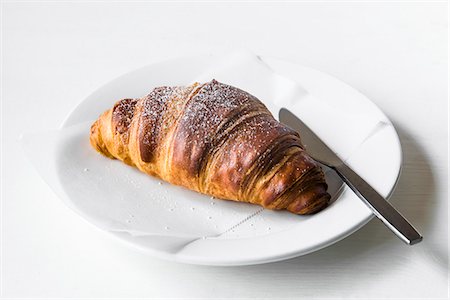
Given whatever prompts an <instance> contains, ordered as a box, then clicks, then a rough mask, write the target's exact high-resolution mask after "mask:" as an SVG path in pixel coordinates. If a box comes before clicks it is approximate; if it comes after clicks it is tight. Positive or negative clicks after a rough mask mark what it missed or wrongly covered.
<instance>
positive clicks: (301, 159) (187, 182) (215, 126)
mask: <svg viewBox="0 0 450 300" xmlns="http://www.w3.org/2000/svg"><path fill="white" fill-rule="evenodd" d="M90 142H91V145H92V146H93V147H94V148H95V149H96V150H97V151H98V152H100V153H101V154H103V155H105V156H107V157H110V158H115V159H120V160H121V161H123V162H124V163H126V164H128V165H130V166H135V167H137V168H138V169H139V170H141V171H142V172H144V173H146V174H149V175H152V176H155V177H159V178H161V179H163V180H165V181H167V182H170V183H172V184H175V185H180V186H184V187H186V188H188V189H191V190H194V191H197V192H200V193H204V194H208V195H211V196H214V197H217V198H221V199H227V200H234V201H240V202H250V203H254V204H259V205H261V206H263V207H265V208H268V209H273V210H283V209H286V210H288V211H290V212H293V213H295V214H311V213H315V212H317V211H319V210H321V209H323V208H324V207H326V206H327V204H328V202H329V200H330V195H329V194H328V193H327V192H326V190H327V184H326V182H325V178H324V174H323V172H322V170H321V168H320V166H318V164H317V163H316V162H315V161H314V160H313V159H312V158H311V157H309V156H308V154H307V153H306V152H305V150H304V147H303V145H302V143H301V140H300V136H299V134H298V133H297V132H295V131H294V130H292V129H290V128H289V127H287V126H285V125H283V124H281V123H279V122H278V121H277V120H275V119H274V118H273V116H272V115H271V113H270V112H269V110H268V109H267V108H266V107H265V106H264V104H263V103H262V102H261V101H259V100H258V99H257V98H256V97H254V96H252V95H250V94H249V93H247V92H245V91H242V90H240V89H238V88H236V87H233V86H230V85H226V84H223V83H220V82H218V81H216V80H213V81H211V82H208V83H204V84H199V83H195V84H193V85H190V86H186V87H166V86H165V87H157V88H155V89H154V90H153V91H152V92H151V93H150V94H148V95H147V96H145V97H143V98H140V99H123V100H120V101H118V102H117V103H116V104H115V105H114V106H113V107H112V108H111V109H109V110H107V111H105V112H104V113H103V114H102V115H101V116H100V117H99V118H98V120H97V121H95V122H94V124H92V126H91V134H90Z"/></svg>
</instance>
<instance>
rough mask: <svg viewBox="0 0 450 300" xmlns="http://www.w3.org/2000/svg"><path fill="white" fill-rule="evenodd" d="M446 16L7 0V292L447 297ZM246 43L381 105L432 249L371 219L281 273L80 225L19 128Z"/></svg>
mask: <svg viewBox="0 0 450 300" xmlns="http://www.w3.org/2000/svg"><path fill="white" fill-rule="evenodd" d="M447 13H448V6H447V3H445V2H440V3H430V2H427V3H412V2H410V3H408V2H403V3H387V2H382V3H281V4H276V3H259V4H258V3H245V4H239V3H211V4H207V3H185V4H182V3H172V4H164V3H129V4H125V3H74V2H72V3H59V4H56V3H12V2H6V3H3V4H2V14H3V15H2V42H3V44H2V54H3V60H2V62H3V64H2V87H3V89H2V111H1V112H2V117H1V122H2V158H3V164H2V173H1V178H2V184H3V186H2V216H1V221H2V222H1V223H2V245H1V247H2V258H3V259H2V263H3V264H2V266H1V269H2V280H1V281H2V296H3V297H5V298H9V297H11V298H13V297H41V298H49V297H91V298H92V297H97V298H98V297H125V298H128V297H144V298H152V297H259V298H260V297H274V298H281V297H299V298H300V297H307V298H311V297H338V298H340V297H358V298H359V297H373V298H379V297H384V298H391V297H392V298H399V297H419V298H424V297H427V298H433V297H440V298H447V297H448V284H449V281H448V204H447V200H448V193H447V192H448V191H447V184H448V101H447V89H448V86H447V80H448V75H447V64H448V61H447V50H448V40H447V34H448V17H447ZM235 47H239V48H242V47H245V48H248V49H250V50H253V51H254V52H256V53H258V54H262V55H269V56H275V57H279V58H283V59H287V60H291V61H294V62H298V63H301V64H304V65H306V66H310V67H313V68H316V69H318V70H321V71H324V72H328V73H330V74H332V75H334V76H336V77H338V78H339V79H342V80H344V81H346V82H347V83H349V84H351V85H352V86H354V87H355V88H357V89H359V90H360V91H362V92H363V93H364V94H366V95H367V96H368V97H369V98H371V99H372V100H373V101H374V102H375V103H376V104H377V105H379V106H380V108H381V109H382V110H383V111H384V112H385V113H386V114H387V115H388V117H389V118H390V119H391V120H392V121H393V123H394V125H395V126H396V129H397V130H398V133H399V136H400V139H401V142H402V146H403V152H404V153H403V154H404V165H403V173H402V176H401V178H400V181H399V185H398V187H397V189H396V191H395V193H394V195H393V198H392V203H393V204H394V205H395V206H396V207H397V208H398V209H399V210H400V211H401V212H403V213H404V215H405V216H406V217H407V218H408V219H410V220H412V221H413V223H414V224H415V225H416V227H418V228H419V229H420V231H421V232H422V233H423V234H424V236H425V238H424V241H423V242H422V243H421V244H418V245H416V246H413V247H408V246H406V245H404V244H402V243H401V242H400V241H399V240H397V238H396V237H394V236H393V235H392V234H391V233H390V232H388V231H387V230H386V228H384V226H382V225H381V224H380V222H379V221H378V220H376V219H374V220H372V221H371V222H370V223H369V224H368V225H366V226H365V227H364V228H362V229H361V230H359V231H358V232H356V233H355V234H353V235H352V236H350V237H348V238H346V239H345V240H343V241H341V242H339V243H337V244H335V245H333V246H331V247H328V248H326V249H323V250H320V251H318V252H315V253H313V254H310V255H306V256H304V257H300V258H295V259H291V260H288V261H284V262H279V263H272V264H266V265H259V266H249V267H226V268H223V267H204V266H193V265H183V264H178V263H171V262H166V261H161V260H158V259H154V258H151V257H148V256H146V255H144V254H141V253H138V252H135V251H134V250H132V249H129V248H128V247H127V246H126V245H123V244H122V243H120V242H118V241H116V240H114V239H113V238H111V237H109V236H108V235H106V234H104V233H103V232H101V231H99V230H97V229H95V228H94V227H93V226H91V225H90V224H88V223H86V222H85V221H83V220H82V219H81V218H80V217H78V216H77V215H76V214H75V213H73V212H72V211H71V210H70V209H68V208H67V207H65V206H64V204H63V203H62V202H60V201H59V200H58V199H57V198H56V197H55V196H54V194H53V193H52V191H51V190H50V189H49V188H48V187H47V186H46V185H45V183H44V182H43V181H42V180H41V179H40V177H39V176H38V175H37V173H36V172H35V171H34V169H33V168H32V167H31V165H30V164H29V162H27V161H26V159H25V158H24V155H23V152H22V150H21V148H20V146H19V144H18V143H17V139H18V136H19V135H20V134H21V133H22V132H29V131H39V130H47V129H55V128H58V127H59V126H60V124H61V123H62V121H63V120H64V118H65V117H66V115H67V114H68V113H69V112H70V111H71V109H72V108H73V107H74V106H75V105H76V104H77V103H78V102H79V101H81V100H82V99H83V97H85V96H86V95H87V94H89V93H90V92H91V91H93V90H94V89H96V88H97V87H99V86H100V85H101V84H103V83H105V82H107V81H109V80H110V79H112V78H114V77H116V76H118V75H120V74H122V73H124V72H126V71H129V70H131V69H134V68H137V67H140V66H142V65H145V64H147V63H151V62H154V61H158V60H161V59H166V58H171V57H175V56H182V55H186V54H193V53H197V52H202V53H205V52H216V51H222V50H223V49H232V48H235ZM150 88H151V87H149V89H150Z"/></svg>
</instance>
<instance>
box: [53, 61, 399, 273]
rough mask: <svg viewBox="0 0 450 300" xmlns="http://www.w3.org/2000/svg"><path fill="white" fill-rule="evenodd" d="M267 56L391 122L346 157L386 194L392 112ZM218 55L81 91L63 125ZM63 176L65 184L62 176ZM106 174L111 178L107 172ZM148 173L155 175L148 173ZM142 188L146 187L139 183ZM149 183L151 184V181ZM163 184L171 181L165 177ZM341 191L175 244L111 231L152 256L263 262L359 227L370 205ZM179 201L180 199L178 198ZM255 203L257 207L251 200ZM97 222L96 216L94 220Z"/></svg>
mask: <svg viewBox="0 0 450 300" xmlns="http://www.w3.org/2000/svg"><path fill="white" fill-rule="evenodd" d="M263 60H264V61H265V62H266V63H268V64H269V65H270V66H271V67H272V68H273V69H274V70H275V71H276V72H278V73H280V74H282V75H284V76H286V77H289V78H291V79H294V80H296V81H297V82H299V83H301V85H302V86H303V87H304V88H305V89H306V90H307V91H308V92H309V93H310V94H311V95H312V96H313V97H315V98H317V99H320V101H322V103H325V104H327V105H330V106H332V107H339V109H340V110H342V109H343V110H346V111H350V112H351V114H352V115H355V116H369V115H370V116H371V117H375V118H377V119H379V120H380V121H382V122H383V123H384V124H385V125H388V126H384V128H383V130H378V131H376V132H374V133H373V134H371V136H370V137H369V138H367V139H366V140H365V141H364V143H363V144H362V145H360V146H359V147H357V148H356V149H353V150H354V151H352V153H351V156H350V157H349V158H348V160H347V162H348V164H349V165H350V166H351V167H352V168H353V169H355V170H356V171H357V172H358V173H359V174H360V175H361V176H362V177H363V178H364V179H365V180H366V181H367V182H369V183H370V184H371V185H372V186H373V187H374V188H375V189H376V190H378V192H379V193H380V194H381V195H383V196H385V197H388V196H389V195H390V193H391V192H392V190H393V189H394V187H395V184H396V182H397V179H398V176H399V173H400V168H401V147H400V142H399V139H398V136H397V133H396V132H395V129H394V127H393V126H392V124H391V122H390V121H389V120H388V118H387V117H386V116H385V115H384V114H383V113H382V112H381V111H380V110H379V109H378V108H377V107H376V105H374V104H373V103H372V102H371V101H370V100H369V99H367V98H366V97H365V96H364V95H362V94H361V93H359V92H358V91H356V90H354V89H353V88H351V87H349V86H348V85H347V84H345V83H343V82H341V81H339V80H337V79H336V78H333V77H331V76H329V75H326V74H324V73H322V72H319V71H316V70H313V69H310V68H306V67H303V66H300V65H297V64H293V63H289V62H286V61H282V60H279V59H273V58H266V57H263ZM213 61H214V57H212V56H199V57H188V58H179V59H173V60H169V61H164V62H160V63H155V64H152V65H149V66H145V67H143V68H140V69H138V70H135V71H132V72H130V73H127V74H125V75H123V76H121V77H119V78H116V79H114V80H112V81H111V82H109V83H107V84H105V85H104V86H102V87H100V88H99V89H98V90H96V91H95V92H94V93H92V94H91V95H90V96H88V97H87V98H86V99H84V100H83V101H82V102H81V103H80V104H79V105H78V106H77V107H76V108H75V109H74V111H72V112H71V113H70V115H69V116H68V117H67V119H66V120H65V122H64V124H63V125H62V127H64V128H65V127H69V126H71V125H75V124H79V123H82V122H85V121H89V120H93V119H96V118H97V117H98V115H99V114H100V113H101V112H103V111H104V110H106V109H108V108H110V107H111V106H112V104H113V103H114V101H115V100H118V99H121V98H129V97H140V96H142V95H145V94H147V93H148V92H149V91H150V90H151V89H152V88H153V87H156V86H161V85H187V84H190V83H191V82H189V81H187V80H190V79H192V78H195V77H196V76H197V75H198V74H200V73H201V72H202V71H203V70H204V69H205V68H207V67H208V66H209V65H210V64H211V63H212V62H213ZM261 100H263V99H261ZM284 106H285V107H287V108H289V109H291V110H292V111H293V112H294V113H296V114H298V115H301V116H302V118H303V119H305V118H306V119H307V115H305V114H304V112H303V114H302V111H300V108H299V106H297V104H296V103H285V104H284ZM327 118H328V119H327V124H333V123H335V124H338V123H339V122H342V119H340V118H342V115H340V114H335V115H330V116H327ZM316 119H317V118H316ZM355 120H357V119H355ZM306 121H307V120H305V122H306ZM313 121H314V120H313ZM307 123H308V122H307ZM308 124H310V123H308ZM354 126H358V124H354ZM312 127H314V126H312ZM328 128H329V130H331V131H332V130H334V128H333V126H329V127H328ZM333 134H334V133H333ZM335 135H337V136H339V139H338V141H342V144H345V143H346V141H352V139H353V138H354V137H352V136H349V135H348V134H345V133H343V132H336V133H335ZM86 139H87V137H86ZM147 177H148V176H147ZM60 179H61V180H60V181H61V182H62V184H63V186H64V179H63V178H60ZM102 180H103V181H107V180H108V176H105V177H104V178H103V179H102ZM142 180H146V179H142ZM148 180H149V182H150V180H151V179H150V178H148ZM63 188H64V190H65V193H66V194H67V196H68V198H69V199H70V201H72V204H73V206H75V207H76V208H77V211H78V212H79V213H80V214H81V215H84V216H85V217H86V219H88V220H90V221H91V222H92V220H93V218H95V216H92V215H89V214H90V212H88V211H83V209H84V208H83V206H78V207H77V201H78V199H80V195H79V194H77V192H76V191H74V190H73V189H70V188H69V187H63ZM140 188H141V189H142V187H140ZM144 188H145V187H144ZM148 188H149V189H151V185H150V184H149V185H148ZM164 188H171V187H169V186H168V185H167V184H166V185H164V187H163V189H164ZM336 188H337V187H336V186H335V187H333V189H334V191H333V192H334V193H335V194H336V192H337V191H336ZM123 189H129V193H131V194H132V193H133V190H134V189H136V186H133V185H132V184H130V185H129V186H127V187H123ZM174 191H175V192H174V193H175V194H176V195H177V197H186V198H189V199H188V200H185V201H196V200H195V199H194V198H195V197H196V196H195V193H192V192H189V191H185V190H180V189H178V190H174ZM108 192H109V191H108V190H105V191H104V193H106V194H107V193H108ZM125 192H126V191H125ZM177 193H178V194H177ZM336 196H338V199H336V200H335V201H334V202H333V203H332V205H330V206H329V207H328V208H327V209H325V210H323V211H322V212H320V213H318V214H315V215H312V216H296V215H292V214H289V213H283V212H281V213H280V212H271V211H263V212H260V213H259V214H257V215H256V216H254V217H253V218H252V219H251V221H249V220H246V222H244V223H243V222H240V221H239V222H237V223H236V220H238V219H236V220H234V221H233V222H235V224H240V225H241V226H240V227H236V232H233V231H234V230H227V233H226V234H221V235H217V236H212V237H210V238H206V239H195V240H192V239H191V240H186V241H185V243H182V246H180V247H178V249H176V250H174V249H171V248H170V247H166V246H165V244H164V241H162V239H164V238H163V237H158V236H135V235H130V234H128V233H124V232H118V231H114V232H111V233H112V234H113V235H115V236H117V237H118V238H119V239H121V240H124V241H126V242H128V243H129V244H131V245H134V246H136V247H137V248H139V249H141V250H143V251H145V252H148V253H150V254H152V255H154V256H158V257H162V258H165V259H170V260H175V261H181V262H187V263H194V264H205V265H249V264H259V263H266V262H272V261H278V260H283V259H287V258H291V257H295V256H299V255H304V254H307V253H310V252H312V251H316V250H318V249H321V248H323V247H326V246H328V245H331V244H333V243H335V242H337V241H339V240H341V239H343V238H344V237H346V236H348V235H350V234H351V233H353V232H355V231H356V230H357V229H359V228H360V227H362V226H363V225H364V224H366V223H367V222H368V221H369V220H370V219H371V218H372V217H373V215H372V213H371V211H370V210H369V209H368V208H367V207H366V206H365V205H364V204H363V203H362V202H361V201H360V200H359V199H358V198H357V197H356V196H355V195H354V194H353V193H352V192H351V191H350V190H349V189H348V188H344V189H343V190H341V191H340V192H339V194H336ZM193 199H194V200H193ZM181 201H183V199H180V202H181ZM222 202H223V203H226V204H224V207H225V206H227V209H228V208H230V207H232V209H236V211H238V210H240V209H242V210H244V211H245V210H248V205H247V204H242V203H234V202H228V201H220V203H222ZM121 205H123V203H122V204H121ZM125 205H126V204H125ZM220 207H222V206H221V204H219V205H217V206H216V207H215V211H214V212H215V213H220V212H218V210H220V209H221V208H220ZM251 209H254V207H253V206H252V207H251ZM136 218H143V219H142V221H146V222H151V220H150V221H149V220H144V218H145V215H144V216H136ZM178 218H183V215H179V216H178ZM284 220H286V222H284ZM293 220H294V221H293ZM138 221H139V220H138ZM241 221H242V220H241ZM92 223H94V224H95V222H92ZM242 224H243V225H242ZM230 225H233V224H230ZM256 225H257V226H256ZM250 226H252V227H253V228H254V227H257V229H253V228H252V229H251V228H250ZM233 228H234V227H233ZM239 228H242V229H239Z"/></svg>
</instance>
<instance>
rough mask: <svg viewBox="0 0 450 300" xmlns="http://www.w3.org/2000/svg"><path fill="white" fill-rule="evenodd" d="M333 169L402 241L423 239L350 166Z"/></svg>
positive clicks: (411, 243) (417, 241) (343, 165)
mask: <svg viewBox="0 0 450 300" xmlns="http://www.w3.org/2000/svg"><path fill="white" fill-rule="evenodd" d="M333 169H334V170H335V171H336V173H337V174H338V175H339V176H340V177H341V178H342V180H343V181H344V182H345V183H346V184H347V185H348V186H349V187H350V188H351V189H352V190H353V191H354V192H355V193H356V195H358V197H359V198H361V200H363V201H364V203H365V204H366V205H367V206H368V207H369V208H370V209H371V210H372V211H373V213H374V214H375V215H376V216H377V217H378V218H379V219H380V220H381V221H382V222H383V223H384V224H385V225H386V226H387V227H388V228H389V229H390V230H391V231H393V232H394V233H395V234H396V235H397V236H398V237H399V238H400V239H401V240H402V241H404V242H405V243H406V244H408V245H414V244H417V243H419V242H420V241H421V240H422V235H421V234H420V233H419V232H418V231H417V230H416V229H415V228H414V227H413V226H412V225H411V224H410V223H409V222H408V220H406V219H405V218H404V217H403V216H402V215H401V214H400V213H399V212H398V211H397V210H396V209H395V208H394V207H393V206H392V205H390V204H389V202H387V201H386V200H385V199H384V198H383V197H382V196H381V195H380V194H378V193H377V191H375V190H374V189H373V188H372V187H371V186H370V185H369V184H368V183H367V182H365V181H364V179H362V178H361V177H360V176H359V175H358V174H356V173H355V172H354V171H353V170H352V169H351V168H350V167H349V166H347V165H345V164H341V165H338V166H336V167H334V168H333Z"/></svg>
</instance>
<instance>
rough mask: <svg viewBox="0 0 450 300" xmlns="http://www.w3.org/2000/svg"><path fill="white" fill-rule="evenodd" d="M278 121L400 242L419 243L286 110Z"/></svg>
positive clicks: (388, 208)
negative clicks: (337, 176) (332, 170)
mask: <svg viewBox="0 0 450 300" xmlns="http://www.w3.org/2000/svg"><path fill="white" fill-rule="evenodd" d="M279 118H280V122H282V123H284V124H285V125H287V126H289V127H291V128H292V129H294V130H295V131H297V132H298V133H299V134H300V138H301V140H302V143H303V144H304V146H305V147H306V152H307V153H308V154H309V155H310V156H311V157H312V158H314V159H315V160H317V161H319V162H321V163H323V164H324V165H327V166H329V167H332V168H333V169H334V170H335V171H336V173H337V174H338V175H339V176H340V177H341V178H342V180H343V181H344V182H345V183H346V184H347V185H348V186H349V187H350V188H351V189H352V190H353V191H354V192H355V194H356V195H357V196H358V197H359V198H360V199H361V200H363V202H364V203H365V204H366V205H367V206H368V207H369V208H370V209H371V210H372V211H373V213H374V214H375V215H376V216H377V217H378V218H379V219H380V220H381V221H382V222H383V223H384V224H385V225H386V226H387V227H388V228H389V229H390V230H391V231H392V232H393V233H395V234H396V235H397V236H398V237H399V238H400V239H401V240H402V241H404V242H405V243H407V244H409V245H414V244H417V243H419V242H420V241H421V240H422V235H421V234H420V233H419V232H418V231H417V230H416V229H415V228H414V227H413V226H412V225H411V224H410V223H409V222H408V220H406V219H405V218H404V217H403V216H402V215H401V214H400V213H399V212H398V211H397V210H396V209H395V208H394V207H393V206H392V205H390V204H389V203H388V202H387V201H386V200H385V199H384V198H383V197H382V196H381V195H380V194H379V193H378V192H377V191H376V190H374V189H373V188H372V187H371V186H370V185H369V184H368V183H367V182H365V181H364V179H362V178H361V177H360V176H359V175H358V174H357V173H356V172H355V171H353V170H352V169H351V168H350V167H348V166H347V165H345V163H344V162H343V161H342V160H341V159H340V158H339V157H338V156H337V155H336V154H335V153H334V152H333V151H332V150H331V149H330V148H329V147H328V146H327V145H326V144H325V143H324V142H323V141H322V140H321V139H320V138H319V137H318V136H317V135H316V134H315V133H314V132H313V131H312V130H311V129H309V127H308V126H306V125H305V123H303V122H302V121H301V120H300V119H299V118H297V117H296V116H295V115H294V114H293V113H291V112H290V111H289V110H287V109H285V108H282V109H280V112H279Z"/></svg>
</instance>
